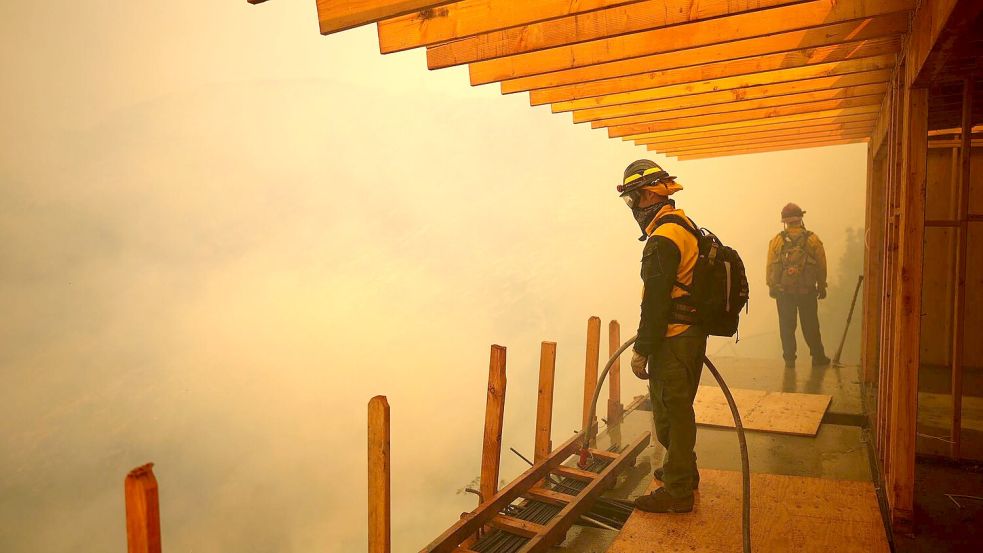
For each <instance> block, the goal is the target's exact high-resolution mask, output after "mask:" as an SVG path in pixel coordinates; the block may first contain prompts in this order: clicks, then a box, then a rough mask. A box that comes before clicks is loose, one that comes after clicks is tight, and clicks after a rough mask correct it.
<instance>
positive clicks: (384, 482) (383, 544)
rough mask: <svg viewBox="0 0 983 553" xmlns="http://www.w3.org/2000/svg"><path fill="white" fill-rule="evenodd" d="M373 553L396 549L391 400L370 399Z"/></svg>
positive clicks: (371, 528)
mask: <svg viewBox="0 0 983 553" xmlns="http://www.w3.org/2000/svg"><path fill="white" fill-rule="evenodd" d="M368 461H369V463H368V464H369V553H389V552H390V551H391V550H392V518H391V511H390V509H391V485H390V466H391V465H390V460H389V401H387V400H386V396H375V397H374V398H372V399H370V400H369V458H368Z"/></svg>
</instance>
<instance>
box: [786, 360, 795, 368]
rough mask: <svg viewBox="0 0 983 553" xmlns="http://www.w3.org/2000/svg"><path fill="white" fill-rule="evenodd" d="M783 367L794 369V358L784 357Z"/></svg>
mask: <svg viewBox="0 0 983 553" xmlns="http://www.w3.org/2000/svg"><path fill="white" fill-rule="evenodd" d="M785 368H786V369H794V368H795V359H786V360H785Z"/></svg>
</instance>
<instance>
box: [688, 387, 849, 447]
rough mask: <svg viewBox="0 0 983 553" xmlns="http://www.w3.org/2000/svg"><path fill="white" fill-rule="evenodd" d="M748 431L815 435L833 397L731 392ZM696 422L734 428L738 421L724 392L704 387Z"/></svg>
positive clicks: (699, 391) (715, 388) (737, 389)
mask: <svg viewBox="0 0 983 553" xmlns="http://www.w3.org/2000/svg"><path fill="white" fill-rule="evenodd" d="M731 393H732V394H733V395H734V401H735V402H737V410H738V411H739V412H740V413H741V422H742V423H743V424H744V428H745V429H746V430H759V431H762V432H774V433H777V434H791V435H794V436H815V435H816V434H817V433H818V432H819V425H820V424H821V423H822V420H823V415H825V414H826V409H827V408H829V404H830V402H831V401H832V396H827V395H816V394H794V393H784V392H766V391H763V390H744V389H740V388H734V389H731ZM693 409H694V410H695V411H696V423H697V424H702V425H705V426H717V427H722V428H734V418H733V416H732V415H731V412H730V407H729V406H728V405H727V400H726V398H724V394H723V392H722V391H721V390H720V388H717V387H716V386H700V388H699V390H698V391H697V394H696V401H695V402H694V403H693Z"/></svg>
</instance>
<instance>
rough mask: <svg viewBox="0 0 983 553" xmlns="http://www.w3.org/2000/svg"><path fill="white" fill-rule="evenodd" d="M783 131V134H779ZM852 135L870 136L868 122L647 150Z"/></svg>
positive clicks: (655, 146)
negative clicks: (854, 125) (864, 125)
mask: <svg viewBox="0 0 983 553" xmlns="http://www.w3.org/2000/svg"><path fill="white" fill-rule="evenodd" d="M779 133H783V134H779ZM847 135H850V136H853V135H863V136H868V137H869V136H870V124H867V126H866V127H862V126H858V127H851V128H845V129H844V128H832V129H830V128H816V129H815V130H808V131H802V132H796V131H793V130H786V131H775V132H772V133H764V134H758V135H734V136H728V137H717V138H715V139H714V138H708V139H706V140H704V141H686V142H664V143H658V144H649V145H648V150H649V151H654V152H682V151H687V150H706V149H710V148H716V147H720V146H731V145H734V144H755V143H766V142H781V141H786V142H787V141H789V140H798V139H802V138H830V137H837V138H842V137H843V136H847Z"/></svg>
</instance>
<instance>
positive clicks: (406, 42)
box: [378, 0, 640, 54]
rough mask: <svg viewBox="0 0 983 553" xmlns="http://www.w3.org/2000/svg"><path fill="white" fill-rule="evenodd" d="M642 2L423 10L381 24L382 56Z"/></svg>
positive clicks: (541, 1)
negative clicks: (532, 23) (536, 22)
mask: <svg viewBox="0 0 983 553" xmlns="http://www.w3.org/2000/svg"><path fill="white" fill-rule="evenodd" d="M639 1H640V0H581V1H579V2H571V1H570V0H537V1H535V2H528V1H526V2H516V1H515V0H461V1H459V2H456V3H454V4H449V5H447V6H445V7H443V8H441V9H438V10H431V9H428V10H421V11H418V12H415V13H411V14H407V15H403V16H400V17H394V18H392V19H387V20H385V21H380V22H379V28H378V30H379V50H380V51H382V53H383V54H388V53H390V52H398V51H401V50H408V49H410V48H418V47H420V46H432V45H434V44H440V43H441V42H449V41H452V40H458V39H462V38H466V37H469V36H474V35H477V34H482V33H489V32H492V31H499V30H502V29H508V28H510V27H517V26H520V25H527V24H529V23H530V22H533V21H548V20H551V19H558V18H560V17H565V16H569V15H574V14H579V13H585V12H590V11H593V10H598V9H602V8H610V7H613V6H621V5H625V4H632V3H635V2H639Z"/></svg>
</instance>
